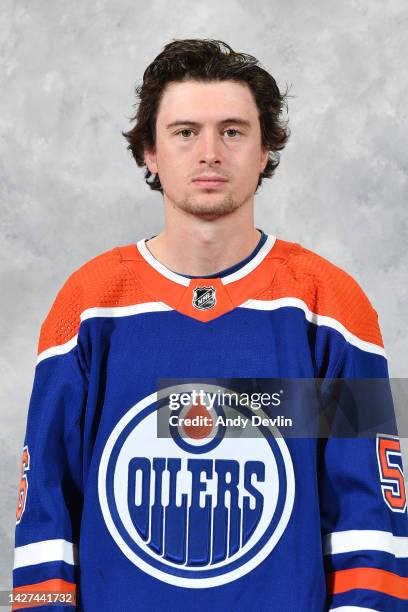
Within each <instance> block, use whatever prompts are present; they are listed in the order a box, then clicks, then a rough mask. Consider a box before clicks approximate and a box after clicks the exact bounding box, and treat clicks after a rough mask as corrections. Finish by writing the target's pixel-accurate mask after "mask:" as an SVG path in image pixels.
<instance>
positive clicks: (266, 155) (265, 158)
mask: <svg viewBox="0 0 408 612" xmlns="http://www.w3.org/2000/svg"><path fill="white" fill-rule="evenodd" d="M268 158H269V149H268V148H263V149H262V154H261V163H260V166H259V173H260V174H262V172H263V171H264V170H265V166H266V164H267V163H268Z"/></svg>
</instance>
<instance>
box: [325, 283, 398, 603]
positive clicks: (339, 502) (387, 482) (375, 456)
mask: <svg viewBox="0 0 408 612" xmlns="http://www.w3.org/2000/svg"><path fill="white" fill-rule="evenodd" d="M360 291H361V290H358V292H357V293H358V295H357V298H358V299H357V300H356V302H355V309H356V313H355V317H354V323H353V327H354V329H353V333H351V332H349V331H348V330H347V329H346V328H344V329H343V328H341V327H340V326H338V329H339V332H341V333H340V334H339V333H336V332H335V333H336V335H337V338H336V341H335V342H336V344H337V346H338V347H340V346H341V350H339V353H338V355H337V359H336V364H337V365H336V371H335V373H334V376H336V377H338V378H343V379H356V380H357V381H358V385H357V387H358V388H359V390H360V391H359V393H358V394H357V396H356V397H357V400H356V397H355V398H354V401H353V409H355V410H361V411H364V410H370V406H368V405H367V398H368V397H369V396H370V380H371V381H374V382H375V383H376V381H379V380H381V381H383V382H382V385H383V387H382V388H383V393H382V394H381V401H383V398H384V401H390V403H391V406H390V407H389V408H388V412H389V410H391V413H392V415H393V414H394V411H393V406H392V395H391V390H390V385H389V378H388V367H387V359H386V355H385V352H384V349H383V346H382V340H381V333H380V329H379V326H378V317H377V313H376V312H375V310H374V309H373V308H372V307H371V305H369V303H368V300H367V298H366V296H365V295H364V294H363V293H362V291H361V293H360ZM350 317H351V315H350V313H349V321H350V320H352V317H351V318H350ZM356 319H357V320H356ZM360 332H361V333H360ZM370 335H371V338H370V339H371V341H367V337H370ZM373 338H374V339H375V341H372V339H373ZM360 381H361V382H360ZM364 385H367V387H366V388H367V393H365V392H364V389H365V387H364ZM387 387H388V393H387ZM374 388H375V387H374ZM361 389H362V390H363V392H361ZM321 442H322V445H321V449H320V450H321V455H320V462H319V465H320V471H319V490H320V507H321V526H322V538H323V551H324V559H325V569H326V577H327V594H328V601H327V609H328V610H338V612H345V611H346V610H347V611H350V612H352V611H354V610H355V611H357V610H361V612H364V611H365V610H378V611H390V612H391V611H392V612H398V611H401V612H402V610H407V609H408V520H407V501H406V491H405V484H404V477H403V466H402V455H401V447H400V441H399V438H398V435H392V434H389V433H384V434H383V433H382V432H381V431H376V432H375V433H374V434H373V435H366V436H364V437H331V438H328V439H326V440H321Z"/></svg>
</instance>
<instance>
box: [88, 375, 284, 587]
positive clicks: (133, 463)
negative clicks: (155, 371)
mask: <svg viewBox="0 0 408 612" xmlns="http://www.w3.org/2000/svg"><path fill="white" fill-rule="evenodd" d="M185 388H186V385H177V386H175V387H172V388H168V389H164V390H163V397H162V398H161V399H160V400H159V399H158V397H157V394H156V393H153V394H152V395H149V396H148V397H145V398H143V399H142V400H141V401H139V402H138V403H137V404H136V405H135V406H133V407H132V408H131V409H130V410H129V411H128V412H126V413H125V414H124V415H123V417H122V418H121V419H120V421H119V422H118V423H117V424H116V426H115V427H114V429H113V431H112V432H111V434H110V436H109V438H108V440H107V442H106V445H105V448H104V451H103V453H102V457H101V462H100V466H99V474H98V492H99V501H100V506H101V510H102V514H103V518H104V520H105V524H106V527H107V529H108V531H109V532H110V534H111V536H112V537H113V539H114V541H115V542H116V544H117V546H118V547H119V549H120V550H121V551H122V553H123V554H124V555H125V556H126V557H127V558H128V559H129V560H130V561H131V562H132V563H134V564H135V566H136V567H137V568H138V569H140V570H142V571H144V572H146V573H147V574H148V575H149V576H151V577H154V578H157V579H158V580H161V581H163V582H167V583H168V584H171V585H173V586H179V587H187V588H197V589H200V588H209V587H216V586H220V585H223V584H226V583H228V582H231V581H233V580H236V579H237V578H240V577H241V576H244V575H245V574H247V573H248V572H250V571H251V570H253V569H254V568H256V567H257V566H258V565H259V564H260V563H261V562H262V561H263V560H264V559H265V558H266V557H267V556H268V555H269V554H270V553H271V551H272V550H273V549H274V548H275V546H276V544H277V543H278V541H279V540H280V538H281V536H282V535H283V533H284V532H285V529H286V527H287V525H288V522H289V519H290V516H291V513H292V508H293V504H294V495H295V480H294V470H293V464H292V459H291V456H290V453H289V449H288V447H287V446H286V443H285V440H284V439H283V438H282V437H279V436H277V433H278V432H277V430H276V432H275V431H274V430H272V429H270V428H266V427H264V426H262V427H260V433H261V434H263V435H261V437H259V438H258V439H257V440H256V444H253V441H251V440H250V439H249V438H246V439H245V438H235V439H233V438H230V437H229V436H228V433H227V429H226V428H225V427H224V426H222V425H218V424H217V418H218V417H219V416H222V415H224V408H223V406H222V404H218V403H215V404H214V406H213V408H211V409H210V411H208V408H204V407H202V406H201V407H198V408H194V410H201V411H204V412H205V414H206V415H208V417H209V420H210V425H209V426H208V427H207V428H201V429H200V428H199V429H198V431H197V432H196V433H195V435H192V433H193V432H192V431H191V429H188V428H184V431H181V429H182V427H181V426H177V424H176V425H174V426H172V427H171V431H170V434H171V435H170V436H169V437H167V438H158V437H157V436H156V426H157V420H156V419H157V414H156V413H157V411H162V410H164V411H168V410H169V408H168V406H169V404H168V399H169V393H170V392H171V393H172V394H173V393H174V392H175V391H177V392H182V391H184V390H185ZM190 388H191V387H190ZM206 390H208V391H214V390H216V387H215V386H212V385H207V386H206ZM191 410H192V408H191V407H189V406H187V407H182V408H180V410H179V412H177V414H179V415H180V416H182V415H183V414H184V411H186V412H185V414H186V415H188V416H192V412H191ZM237 411H238V412H237V414H241V413H242V414H244V415H248V414H249V412H248V408H246V407H237ZM194 414H195V416H197V415H198V412H195V413H194ZM275 436H276V437H275Z"/></svg>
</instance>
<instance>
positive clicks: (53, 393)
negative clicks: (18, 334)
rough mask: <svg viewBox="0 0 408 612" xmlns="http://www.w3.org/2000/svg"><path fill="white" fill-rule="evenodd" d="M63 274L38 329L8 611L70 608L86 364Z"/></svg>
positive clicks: (73, 295) (72, 292) (70, 286)
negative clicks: (62, 278)
mask: <svg viewBox="0 0 408 612" xmlns="http://www.w3.org/2000/svg"><path fill="white" fill-rule="evenodd" d="M78 292H80V288H79V287H78V286H76V284H75V281H74V279H73V278H71V277H70V279H68V281H67V283H66V284H65V285H64V287H63V288H62V289H61V291H60V292H59V293H58V295H57V298H56V300H55V302H54V304H53V305H52V308H51V310H50V312H49V313H48V315H47V317H46V319H45V321H44V322H43V324H42V326H41V332H40V337H39V342H38V358H37V364H36V367H35V373H34V382H33V387H32V393H31V398H30V402H29V409H28V418H27V426H26V434H25V439H24V445H23V452H22V461H21V473H20V482H19V486H18V499H17V509H16V529H15V555H14V568H13V595H14V605H13V608H12V609H13V610H19V609H31V608H38V610H45V609H47V610H48V609H52V610H56V609H61V610H62V609H64V610H67V609H68V610H69V609H74V608H75V601H76V584H77V576H78V564H77V550H78V539H79V527H80V520H81V509H82V497H83V483H82V442H81V421H82V417H83V412H84V406H85V404H86V397H87V374H86V366H85V362H84V358H83V354H82V352H81V348H80V345H79V343H78V329H79V310H78V306H77V304H78Z"/></svg>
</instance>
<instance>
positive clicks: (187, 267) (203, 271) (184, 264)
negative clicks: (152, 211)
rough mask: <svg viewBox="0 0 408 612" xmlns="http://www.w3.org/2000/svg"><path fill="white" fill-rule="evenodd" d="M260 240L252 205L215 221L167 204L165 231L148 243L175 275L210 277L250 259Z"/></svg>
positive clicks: (155, 254)
mask: <svg viewBox="0 0 408 612" xmlns="http://www.w3.org/2000/svg"><path fill="white" fill-rule="evenodd" d="M259 238H260V233H259V231H258V230H257V229H256V228H255V227H254V219H253V203H252V205H251V203H247V204H246V205H245V206H241V207H240V208H238V209H236V210H234V211H233V212H232V213H230V214H228V215H224V216H221V217H217V218H213V219H210V218H203V217H199V216H197V215H191V214H188V213H185V212H184V211H182V210H180V209H176V208H174V207H172V206H169V205H166V203H165V229H164V230H163V231H162V232H161V233H160V234H158V235H157V236H155V237H154V238H152V239H151V240H149V241H148V242H147V247H148V249H149V251H150V252H151V254H152V255H153V256H154V257H155V258H156V259H157V260H158V261H160V262H161V263H162V264H163V265H164V266H166V268H169V269H170V270H172V271H173V272H177V273H178V274H185V275H190V276H208V275H210V274H214V273H216V272H220V271H221V270H223V269H225V268H229V267H230V266H233V265H234V264H236V263H237V262H238V261H240V260H241V259H244V258H245V257H247V256H248V255H249V254H250V253H251V252H252V251H253V250H254V249H255V247H256V245H257V244H258V241H259Z"/></svg>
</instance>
